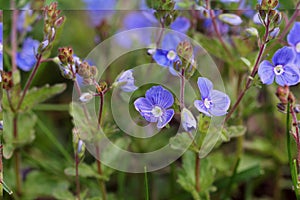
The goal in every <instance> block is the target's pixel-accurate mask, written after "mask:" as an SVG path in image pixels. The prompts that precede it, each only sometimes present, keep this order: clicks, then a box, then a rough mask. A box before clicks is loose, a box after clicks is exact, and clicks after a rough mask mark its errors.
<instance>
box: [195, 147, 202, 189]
mask: <svg viewBox="0 0 300 200" xmlns="http://www.w3.org/2000/svg"><path fill="white" fill-rule="evenodd" d="M195 156H196V164H195V187H196V190H197V192H198V193H199V192H200V191H201V188H200V157H199V155H198V152H196V153H195Z"/></svg>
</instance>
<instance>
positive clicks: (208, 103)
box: [194, 77, 230, 116]
mask: <svg viewBox="0 0 300 200" xmlns="http://www.w3.org/2000/svg"><path fill="white" fill-rule="evenodd" d="M197 83H198V87H199V90H200V93H201V100H196V101H195V102H194V106H195V107H196V108H197V109H198V110H199V111H200V112H201V113H203V114H205V115H207V116H222V115H226V113H227V110H228V108H229V106H230V98H229V97H228V95H227V94H225V93H223V92H220V91H218V90H214V89H213V83H212V82H211V81H210V80H208V79H207V78H202V77H199V78H198V82H197Z"/></svg>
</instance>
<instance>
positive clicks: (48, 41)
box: [38, 2, 65, 53]
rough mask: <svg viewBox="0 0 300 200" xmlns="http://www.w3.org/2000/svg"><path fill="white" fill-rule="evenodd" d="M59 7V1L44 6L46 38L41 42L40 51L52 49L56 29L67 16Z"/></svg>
mask: <svg viewBox="0 0 300 200" xmlns="http://www.w3.org/2000/svg"><path fill="white" fill-rule="evenodd" d="M60 13H61V11H60V10H58V9H57V3H56V2H54V3H51V4H50V5H49V6H46V7H45V8H44V13H43V16H44V40H43V42H41V43H40V46H39V49H38V50H39V53H42V52H44V51H47V50H50V49H51V48H52V45H53V41H54V39H55V37H56V30H57V29H58V28H59V27H60V26H61V25H62V24H63V23H64V21H65V16H61V17H60V16H59V15H60Z"/></svg>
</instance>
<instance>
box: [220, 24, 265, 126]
mask: <svg viewBox="0 0 300 200" xmlns="http://www.w3.org/2000/svg"><path fill="white" fill-rule="evenodd" d="M269 26H270V22H269V20H268V22H267V24H266V31H265V35H264V36H263V43H262V44H261V45H260V48H259V52H258V56H257V58H256V61H255V64H254V67H253V69H252V72H251V74H250V76H249V77H248V79H247V82H246V85H245V88H244V89H243V90H242V91H241V92H240V94H239V96H238V98H237V101H236V102H235V104H234V105H233V106H232V108H231V109H230V111H229V112H228V114H227V116H226V118H225V120H224V123H225V122H227V121H228V120H229V119H230V117H231V115H232V114H233V113H234V111H235V110H236V109H237V108H238V106H239V104H240V103H241V101H242V99H243V97H244V96H245V94H246V92H247V90H248V89H249V88H250V86H251V83H252V81H253V79H254V77H255V76H256V74H257V71H258V67H259V63H260V62H261V60H262V56H263V54H264V52H265V49H266V46H267V43H268V36H269Z"/></svg>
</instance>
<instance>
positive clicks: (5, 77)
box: [1, 71, 13, 90]
mask: <svg viewBox="0 0 300 200" xmlns="http://www.w3.org/2000/svg"><path fill="white" fill-rule="evenodd" d="M1 77H2V82H3V84H2V87H3V89H4V90H10V89H11V88H12V87H13V80H12V72H11V71H9V72H5V71H1Z"/></svg>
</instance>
